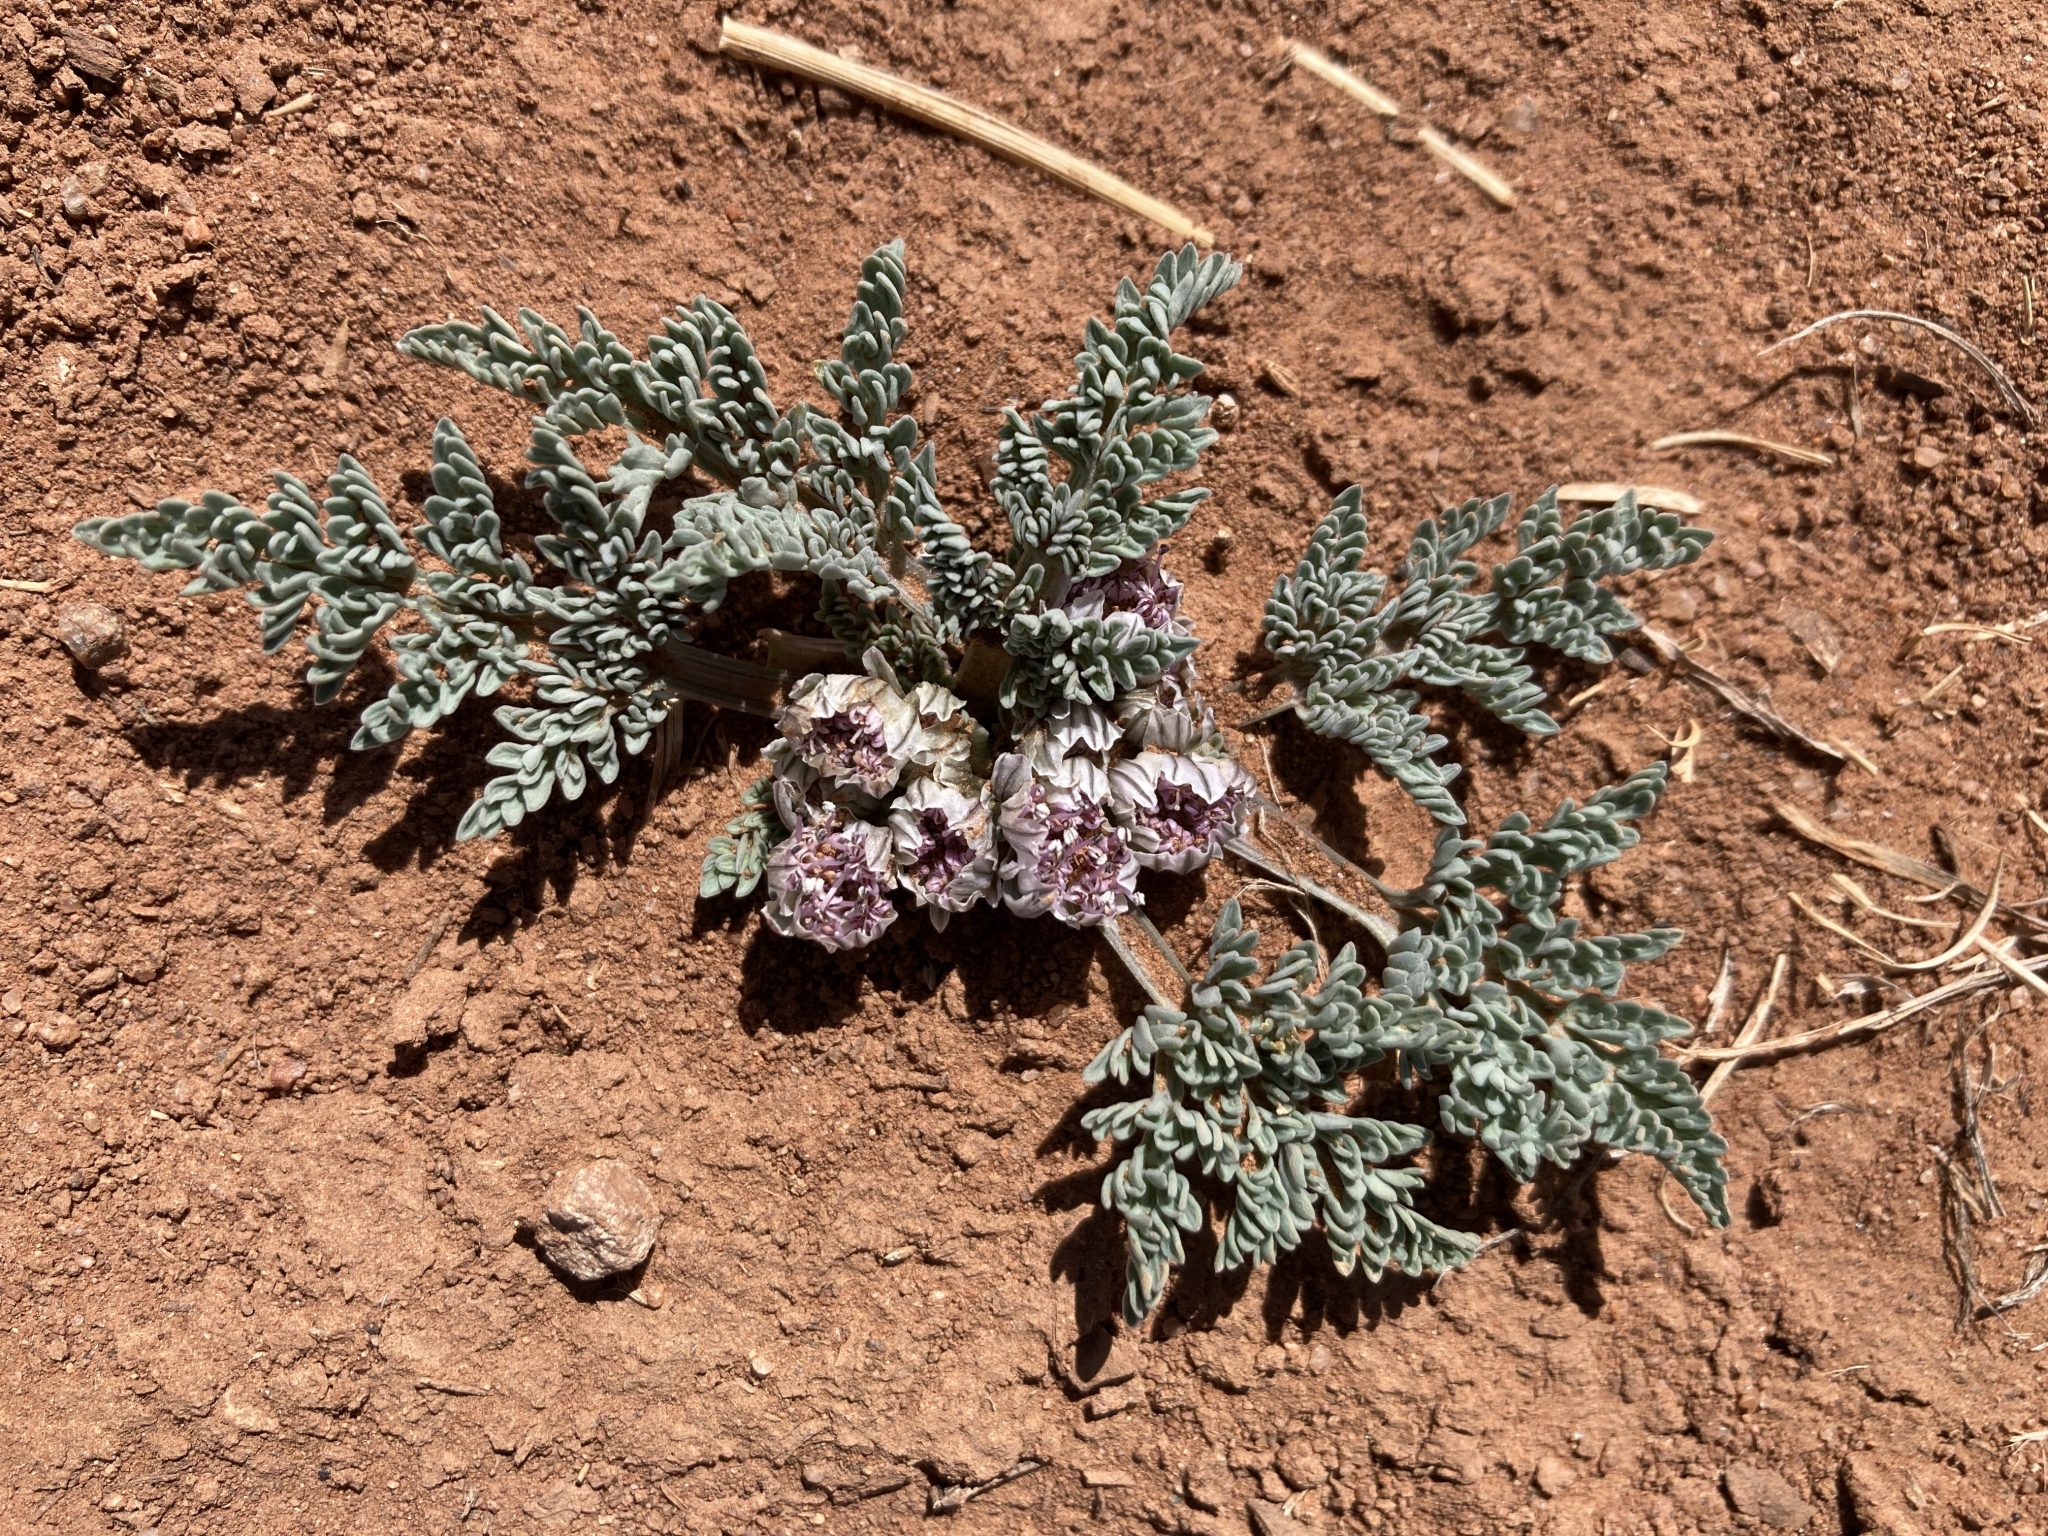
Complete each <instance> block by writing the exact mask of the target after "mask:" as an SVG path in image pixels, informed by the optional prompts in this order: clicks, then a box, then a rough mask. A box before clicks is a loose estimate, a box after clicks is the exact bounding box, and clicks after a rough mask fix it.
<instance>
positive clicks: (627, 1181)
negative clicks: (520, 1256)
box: [532, 1158, 661, 1280]
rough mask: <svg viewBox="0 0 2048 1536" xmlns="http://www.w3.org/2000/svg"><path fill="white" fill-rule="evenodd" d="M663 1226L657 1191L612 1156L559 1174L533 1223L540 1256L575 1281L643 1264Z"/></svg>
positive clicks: (607, 1274)
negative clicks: (656, 1200)
mask: <svg viewBox="0 0 2048 1536" xmlns="http://www.w3.org/2000/svg"><path fill="white" fill-rule="evenodd" d="M660 1227H661V1207H660V1206H659V1205H658V1204H656V1202H655V1198H654V1191H653V1190H651V1189H649V1188H648V1187H647V1184H646V1181H645V1180H643V1179H642V1178H641V1177H640V1176H639V1175H638V1174H636V1173H635V1172H633V1170H632V1169H630V1168H628V1167H627V1166H626V1165H625V1164H624V1163H621V1162H618V1161H615V1160H614V1159H612V1158H600V1159H598V1161H596V1162H594V1163H585V1164H584V1165H583V1166H582V1167H581V1168H572V1169H570V1170H569V1171H568V1172H567V1173H564V1174H561V1175H559V1176H558V1177H557V1178H556V1179H555V1182H554V1183H552V1184H550V1185H549V1186H548V1193H547V1203H546V1205H545V1207H544V1208H543V1209H542V1211H541V1214H540V1217H539V1219H538V1220H537V1221H535V1222H533V1223H532V1231H533V1241H534V1246H535V1247H537V1248H539V1249H540V1251H541V1257H543V1258H545V1259H546V1260H547V1261H548V1262H549V1263H550V1264H552V1265H554V1266H555V1268H557V1269H559V1270H560V1271H561V1272H562V1273H563V1274H565V1275H567V1276H569V1278H570V1279H572V1280H603V1279H606V1278H608V1277H610V1276H612V1275H619V1274H624V1273H625V1272H626V1271H627V1270H629V1269H633V1268H635V1267H636V1266H638V1265H640V1264H642V1263H644V1262H645V1261H646V1259H647V1255H648V1254H650V1253H652V1252H653V1251H654V1235H655V1233H656V1232H657V1231H659V1230H660Z"/></svg>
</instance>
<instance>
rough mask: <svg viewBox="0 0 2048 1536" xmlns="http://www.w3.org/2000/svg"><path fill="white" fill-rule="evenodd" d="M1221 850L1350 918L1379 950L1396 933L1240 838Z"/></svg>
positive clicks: (1382, 920) (1374, 916) (1381, 920)
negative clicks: (1370, 937) (1375, 943)
mask: <svg viewBox="0 0 2048 1536" xmlns="http://www.w3.org/2000/svg"><path fill="white" fill-rule="evenodd" d="M1223 851H1224V852H1225V853H1228V854H1231V855H1233V856H1234V857H1236V858H1239V859H1241V860H1243V861H1244V862H1245V863H1247V864H1249V865H1251V867H1252V868H1254V869H1256V870H1258V871H1259V873H1261V874H1263V875H1266V876H1268V877H1270V878H1272V879H1274V880H1278V881H1279V882H1281V884H1283V885H1291V886H1293V887H1294V888H1295V889H1296V890H1298V891H1300V892H1301V893H1302V894H1303V895H1304V896H1311V897H1313V898H1315V899H1316V900H1317V901H1320V902H1321V903H1322V904H1323V905H1324V906H1326V907H1328V908H1330V910H1331V911H1333V912H1337V913H1341V914H1342V915H1343V916H1345V917H1348V918H1350V919H1351V921H1353V922H1354V923H1356V924H1358V926H1359V927H1361V928H1363V929H1364V930H1365V931H1366V932H1367V933H1369V934H1371V935H1372V936H1373V938H1374V939H1375V940H1377V941H1378V943H1379V945H1380V947H1381V948H1382V949H1384V948H1386V947H1387V946H1388V945H1390V944H1392V943H1393V942H1394V937H1395V935H1396V934H1397V933H1398V932H1399V931H1400V930H1399V929H1397V928H1395V926H1394V925H1393V924H1392V923H1390V922H1388V921H1387V920H1386V919H1385V918H1384V917H1381V916H1380V915H1379V914H1378V913H1376V912H1368V911H1366V910H1365V908H1363V907H1361V906H1359V905H1358V904H1357V903H1355V902H1353V901H1350V900H1348V899H1346V898H1345V897H1343V896H1339V895H1338V894H1337V893H1336V892H1335V891H1333V890H1331V889H1330V888H1329V887H1328V886H1326V885H1318V884H1317V883H1316V882H1315V881H1313V880H1311V879H1309V878H1308V877H1307V876H1306V875H1297V874H1296V873H1295V872H1294V871H1293V870H1291V869H1287V868H1285V867H1284V866H1282V865H1279V864H1276V863H1274V862H1273V861H1272V860H1271V859H1269V858H1267V857H1266V856H1265V855H1264V854H1262V853H1260V852H1259V850H1258V849H1256V848H1254V847H1253V846H1252V845H1251V844H1250V843H1249V842H1248V841H1246V840H1245V839H1244V838H1241V837H1237V838H1232V839H1231V840H1230V841H1229V842H1227V843H1225V844H1224V845H1223Z"/></svg>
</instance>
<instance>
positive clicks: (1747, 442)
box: [1650, 431, 1835, 469]
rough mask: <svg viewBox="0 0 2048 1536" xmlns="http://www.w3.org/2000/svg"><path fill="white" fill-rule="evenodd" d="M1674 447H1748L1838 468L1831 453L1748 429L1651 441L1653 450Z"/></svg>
mask: <svg viewBox="0 0 2048 1536" xmlns="http://www.w3.org/2000/svg"><path fill="white" fill-rule="evenodd" d="M1674 448H1748V449H1750V450H1752V451H1754V452H1756V453H1764V454H1769V455H1771V456H1772V457H1774V458H1780V459H1783V460H1785V461H1786V462H1787V463H1789V464H1808V465H1811V466H1812V467H1813V468H1815V469H1833V468H1834V467H1835V460H1834V455H1832V454H1827V453H1822V452H1820V451H1819V450H1818V449H1815V448H1795V447H1793V446H1792V444H1790V443H1776V442H1772V441H1771V439H1769V438H1768V437H1751V436H1750V435H1749V434H1748V433H1747V432H1715V431H1707V432H1673V433H1671V434H1670V435H1669V436H1666V437H1660V438H1658V439H1657V441H1655V442H1654V443H1652V444H1650V452H1652V453H1668V452H1669V451H1670V450H1672V449H1674Z"/></svg>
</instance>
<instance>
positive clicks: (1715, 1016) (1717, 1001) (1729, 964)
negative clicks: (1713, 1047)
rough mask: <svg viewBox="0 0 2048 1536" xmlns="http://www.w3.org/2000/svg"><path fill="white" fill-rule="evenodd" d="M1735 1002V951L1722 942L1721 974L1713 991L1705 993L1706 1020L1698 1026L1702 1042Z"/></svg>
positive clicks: (1718, 1025)
mask: <svg viewBox="0 0 2048 1536" xmlns="http://www.w3.org/2000/svg"><path fill="white" fill-rule="evenodd" d="M1734 1001H1735V950H1734V948H1733V947H1732V946H1731V945H1729V944H1727V943H1726V942H1723V944H1722V945H1721V974H1720V975H1718V976H1716V977H1715V978H1714V987H1713V990H1712V991H1710V992H1709V993H1707V1018H1706V1022H1705V1023H1704V1024H1702V1025H1700V1034H1699V1037H1700V1038H1701V1039H1702V1040H1704V1039H1705V1038H1706V1037H1707V1036H1709V1035H1711V1034H1713V1033H1714V1032H1715V1031H1716V1030H1718V1029H1719V1028H1720V1027H1721V1019H1722V1016H1723V1015H1725V1014H1726V1013H1727V1012H1728V1005H1729V1004H1730V1003H1732V1002H1734Z"/></svg>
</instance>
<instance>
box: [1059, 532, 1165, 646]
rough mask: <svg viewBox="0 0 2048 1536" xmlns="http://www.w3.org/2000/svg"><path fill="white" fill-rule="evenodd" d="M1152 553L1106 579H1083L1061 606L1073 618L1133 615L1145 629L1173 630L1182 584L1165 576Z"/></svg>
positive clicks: (1155, 553)
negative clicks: (1119, 614)
mask: <svg viewBox="0 0 2048 1536" xmlns="http://www.w3.org/2000/svg"><path fill="white" fill-rule="evenodd" d="M1159 555H1160V551H1158V550H1154V551H1153V552H1152V553H1151V554H1149V555H1145V556H1143V557H1142V558H1140V559H1137V560H1126V561H1125V562H1124V563H1123V564H1122V565H1120V566H1118V567H1117V568H1116V569H1115V570H1113V571H1111V572H1110V573H1109V574H1108V575H1107V576H1086V577H1083V578H1082V579H1081V580H1079V581H1077V582H1075V583H1074V585H1073V586H1072V587H1070V588H1069V589H1068V590H1067V600H1066V603H1065V604H1064V605H1063V606H1064V607H1065V608H1066V610H1067V612H1069V613H1071V614H1073V615H1074V616H1075V617H1076V618H1090V619H1099V618H1103V617H1105V616H1107V615H1109V614H1112V613H1128V614H1132V615H1134V616H1135V617H1136V618H1137V620H1138V622H1139V623H1141V624H1143V625H1144V626H1145V627H1146V628H1147V629H1172V628H1173V627H1174V626H1175V621H1176V619H1177V618H1178V617H1179V615H1180V595H1181V590H1182V589H1181V584H1180V583H1179V582H1177V581H1175V580H1174V579H1173V578H1172V577H1171V576H1169V575H1167V574H1166V571H1165V569H1164V568H1163V567H1162V566H1161V565H1160V563H1159Z"/></svg>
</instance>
